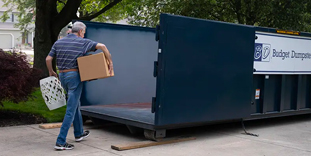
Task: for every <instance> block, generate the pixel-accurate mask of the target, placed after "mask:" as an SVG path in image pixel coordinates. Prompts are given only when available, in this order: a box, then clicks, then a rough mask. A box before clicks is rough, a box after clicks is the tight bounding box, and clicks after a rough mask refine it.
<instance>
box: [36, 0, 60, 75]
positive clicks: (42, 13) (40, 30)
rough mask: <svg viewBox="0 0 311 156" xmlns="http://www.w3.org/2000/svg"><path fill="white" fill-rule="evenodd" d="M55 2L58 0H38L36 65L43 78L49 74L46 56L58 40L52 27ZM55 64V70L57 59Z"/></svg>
mask: <svg viewBox="0 0 311 156" xmlns="http://www.w3.org/2000/svg"><path fill="white" fill-rule="evenodd" d="M53 4H55V5H56V1H54V0H44V1H43V0H36V8H37V10H36V12H37V13H36V23H35V39H34V67H35V68H38V69H41V70H42V72H43V73H42V75H41V78H44V77H47V76H49V72H48V69H47V67H46V63H45V58H46V56H47V55H48V53H49V52H50V50H51V47H52V45H53V43H54V42H55V41H56V40H57V35H53V34H52V33H53V31H52V30H53V29H52V28H51V23H52V19H53V18H52V17H53V16H54V15H55V10H54V9H55V8H56V7H55V5H53ZM53 7H55V8H53ZM55 36H56V37H55ZM53 64H54V65H53V67H54V70H55V60H54V63H53Z"/></svg>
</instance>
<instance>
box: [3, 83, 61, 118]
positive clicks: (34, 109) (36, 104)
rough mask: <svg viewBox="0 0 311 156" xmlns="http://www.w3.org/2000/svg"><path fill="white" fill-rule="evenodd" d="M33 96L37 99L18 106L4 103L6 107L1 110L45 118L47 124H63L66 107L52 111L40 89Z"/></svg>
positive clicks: (7, 102)
mask: <svg viewBox="0 0 311 156" xmlns="http://www.w3.org/2000/svg"><path fill="white" fill-rule="evenodd" d="M32 95H33V96H35V97H34V98H32V99H31V98H30V99H29V100H28V101H26V102H20V103H18V104H16V103H12V102H9V101H4V102H3V104H4V107H1V106H0V110H14V111H20V112H25V113H31V114H36V115H40V116H42V117H44V118H45V119H46V120H47V122H62V120H63V118H64V115H65V112H66V106H64V107H61V108H58V109H55V110H52V111H50V110H49V109H48V107H47V106H46V104H45V102H44V100H43V98H42V94H41V91H40V88H37V89H36V91H35V92H33V93H32Z"/></svg>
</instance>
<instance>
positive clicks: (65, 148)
mask: <svg viewBox="0 0 311 156" xmlns="http://www.w3.org/2000/svg"><path fill="white" fill-rule="evenodd" d="M74 147H75V146H74V145H72V144H68V143H67V142H66V143H65V145H60V144H56V145H55V147H54V148H55V149H56V150H72V149H73V148H74Z"/></svg>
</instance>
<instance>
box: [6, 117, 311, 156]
mask: <svg viewBox="0 0 311 156" xmlns="http://www.w3.org/2000/svg"><path fill="white" fill-rule="evenodd" d="M310 121H311V115H303V116H295V117H285V118H275V119H266V120H257V121H249V122H246V123H245V126H246V129H247V131H248V132H251V133H255V134H259V137H254V136H249V135H244V134H241V133H243V129H242V127H241V125H240V123H227V124H220V125H210V126H203V127H196V128H186V129H178V130H169V131H167V136H168V137H175V136H181V135H187V136H194V137H197V139H196V140H191V141H186V142H180V143H174V144H167V145H159V146H152V147H145V148H139V149H133V150H127V151H115V150H113V149H111V145H118V144H123V143H128V142H137V141H142V140H144V137H143V135H142V134H141V135H137V136H133V135H131V134H130V133H129V132H128V130H127V129H126V127H125V126H123V125H117V124H112V125H111V124H110V125H103V126H96V125H93V124H92V123H87V124H86V125H85V129H89V130H91V135H90V137H89V138H87V139H86V140H85V141H82V142H80V143H75V142H74V141H73V132H72V128H71V129H70V132H69V134H68V138H69V139H68V142H70V143H74V145H75V149H73V150H68V151H55V150H54V149H53V147H54V144H55V140H56V137H57V135H58V132H59V128H56V129H40V128H39V125H25V126H15V127H2V128H0V155H1V156H17V155H18V156H43V155H44V156H48V155H51V156H54V155H62V156H66V155H75V156H79V155H81V156H82V155H83V156H102V155H104V156H116V155H121V156H146V155H152V156H153V155H154V156H162V155H163V156H166V155H170V156H175V155H176V156H189V155H192V156H206V155H213V156H250V155H251V156H257V155H258V156H310V155H311V143H310V142H311V122H310Z"/></svg>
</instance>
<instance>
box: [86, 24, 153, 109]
mask: <svg viewBox="0 0 311 156" xmlns="http://www.w3.org/2000/svg"><path fill="white" fill-rule="evenodd" d="M85 24H86V25H87V27H88V28H87V30H86V36H85V37H86V38H88V39H92V40H94V41H97V42H101V43H104V44H105V45H106V46H107V48H108V49H109V51H110V53H111V55H112V60H113V63H114V70H115V76H114V77H110V78H106V79H99V80H94V81H90V82H85V83H84V89H83V93H82V97H81V103H82V105H98V104H120V103H138V102H151V99H152V97H153V96H155V86H156V79H155V78H154V77H153V64H154V61H156V60H157V47H158V43H157V42H156V41H155V33H154V29H150V28H149V29H148V28H141V27H132V26H122V25H114V24H99V23H92V22H85ZM97 52H98V51H97Z"/></svg>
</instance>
